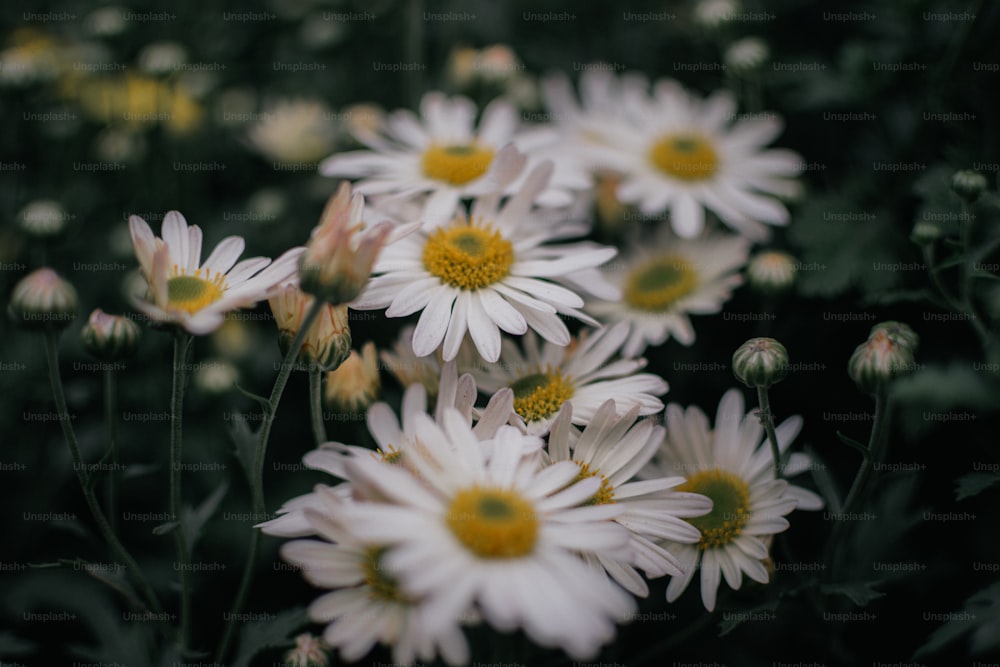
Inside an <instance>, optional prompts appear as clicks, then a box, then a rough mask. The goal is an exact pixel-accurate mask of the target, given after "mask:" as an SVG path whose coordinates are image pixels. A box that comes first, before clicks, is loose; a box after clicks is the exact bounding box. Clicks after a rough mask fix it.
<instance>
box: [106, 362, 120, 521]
mask: <svg viewBox="0 0 1000 667" xmlns="http://www.w3.org/2000/svg"><path fill="white" fill-rule="evenodd" d="M117 406H118V391H117V383H116V382H115V371H114V370H113V369H112V368H107V369H105V371H104V416H105V420H106V421H107V422H108V458H109V459H110V467H109V469H108V470H109V473H108V487H107V494H108V499H107V506H108V516H109V517H110V518H111V519H110V520H111V530H113V531H115V532H118V530H117V529H118V520H117V515H116V514H115V505H116V501H117V495H118V488H117V487H118V420H117V419H115V413H116V412H117Z"/></svg>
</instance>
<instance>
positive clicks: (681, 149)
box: [594, 80, 802, 239]
mask: <svg viewBox="0 0 1000 667" xmlns="http://www.w3.org/2000/svg"><path fill="white" fill-rule="evenodd" d="M609 90H611V89H609ZM621 91H622V99H621V100H620V104H621V105H622V106H623V107H624V108H625V110H626V113H625V117H624V119H620V120H619V122H605V127H604V130H603V132H602V136H603V143H604V144H606V145H605V146H603V147H602V148H601V149H600V150H598V151H597V152H595V153H594V156H595V158H596V160H597V162H598V163H599V164H600V165H601V166H602V167H604V168H606V169H611V170H613V171H618V172H620V173H621V174H622V175H623V178H622V182H621V184H620V185H619V187H618V196H619V198H620V199H621V200H622V201H623V202H625V203H627V204H635V205H636V206H638V208H639V210H640V211H641V212H642V213H643V214H644V215H647V216H652V215H658V214H662V213H664V212H667V211H669V213H670V221H671V225H672V226H673V228H674V231H675V232H677V234H678V235H680V236H682V237H684V238H693V237H695V236H697V235H698V234H699V233H700V232H701V230H702V229H703V228H704V226H705V211H706V210H708V211H711V212H712V213H714V214H715V215H716V216H718V218H719V219H720V220H722V222H724V223H725V224H726V225H728V226H730V227H732V228H733V229H735V230H737V231H739V232H740V233H742V234H744V235H746V236H748V237H751V238H754V239H761V238H764V237H765V236H766V235H767V228H766V227H765V226H764V225H761V224H760V223H766V224H770V225H784V224H787V223H788V210H787V209H786V208H785V207H784V205H783V204H781V203H780V202H779V201H777V199H776V198H778V197H791V196H794V195H796V194H797V193H798V191H799V185H798V183H797V182H795V181H794V180H793V179H794V177H795V176H797V175H798V174H799V172H800V171H801V169H802V159H801V158H800V157H799V156H798V155H796V154H795V153H793V152H791V151H788V150H780V149H766V148H765V146H766V145H767V144H769V143H770V142H771V141H772V140H773V139H774V138H775V137H776V136H777V135H778V134H779V133H780V132H781V128H782V123H781V121H780V120H779V119H778V117H777V116H776V115H774V114H760V116H759V117H756V118H753V119H747V120H739V121H737V122H735V123H733V122H732V121H733V117H734V114H735V111H736V103H735V100H734V99H733V96H732V95H731V94H730V93H728V92H717V93H715V94H713V95H712V96H711V97H709V98H708V99H705V100H702V99H700V98H698V97H696V96H694V95H692V94H690V93H688V92H687V91H685V90H684V88H682V87H681V85H680V84H678V83H677V82H675V81H669V80H662V81H659V82H657V83H656V84H655V85H654V87H653V95H652V96H650V95H648V94H647V93H646V92H645V90H644V89H640V88H638V87H635V86H622V87H621Z"/></svg>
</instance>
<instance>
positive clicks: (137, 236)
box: [128, 215, 156, 280]
mask: <svg viewBox="0 0 1000 667" xmlns="http://www.w3.org/2000/svg"><path fill="white" fill-rule="evenodd" d="M128 230H129V234H130V235H131V237H132V245H133V246H134V247H135V256H136V259H138V260H139V267H140V268H141V269H142V273H143V275H144V276H146V279H147V280H148V279H149V276H150V274H151V272H152V270H153V253H155V252H156V236H155V235H154V234H153V230H152V229H150V228H149V225H148V224H146V221H145V220H143V219H142V218H140V217H139V216H137V215H133V216H130V217H129V219H128Z"/></svg>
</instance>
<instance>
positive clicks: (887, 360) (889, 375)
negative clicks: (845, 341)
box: [847, 322, 919, 394]
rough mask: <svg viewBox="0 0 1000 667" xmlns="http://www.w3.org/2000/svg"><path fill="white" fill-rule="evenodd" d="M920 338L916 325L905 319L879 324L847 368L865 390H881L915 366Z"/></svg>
mask: <svg viewBox="0 0 1000 667" xmlns="http://www.w3.org/2000/svg"><path fill="white" fill-rule="evenodd" d="M918 342H919V338H918V336H917V334H916V333H914V331H913V329H911V328H910V327H909V326H907V325H905V324H903V323H901V322H882V323H880V324H876V325H875V326H874V327H872V330H871V333H869V335H868V340H867V341H865V342H864V343H862V344H861V345H858V347H857V348H856V349H855V350H854V354H852V355H851V359H850V361H848V362H847V372H848V373H849V374H850V376H851V379H852V380H854V381H855V382H856V383H857V384H858V386H859V387H860V388H861V389H862V390H863V391H866V392H868V393H871V394H874V393H877V392H879V391H880V390H882V389H884V388H885V387H886V385H888V383H889V382H890V381H891V380H892V379H894V378H896V377H899V376H900V375H904V374H906V373H909V372H911V371H912V370H913V367H914V360H913V353H914V352H915V351H916V349H917V343H918Z"/></svg>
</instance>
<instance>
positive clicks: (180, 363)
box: [170, 329, 191, 649]
mask: <svg viewBox="0 0 1000 667" xmlns="http://www.w3.org/2000/svg"><path fill="white" fill-rule="evenodd" d="M190 344H191V336H190V335H189V334H187V333H185V332H183V331H181V330H179V329H178V330H177V332H176V333H175V335H174V367H173V376H174V381H173V389H172V392H171V395H170V516H171V519H172V520H173V521H175V522H176V524H177V525H176V526H175V527H174V530H173V534H174V544H175V545H176V547H177V561H178V567H179V569H180V588H181V591H180V592H181V611H180V623H181V629H180V642H181V649H185V648H187V642H188V635H189V633H190V628H191V581H190V577H189V575H188V570H189V569H190V568H189V567H188V560H189V558H190V554H189V553H188V545H187V538H186V537H185V535H184V526H183V525H182V516H181V512H182V507H181V454H182V447H181V445H182V428H183V416H184V415H183V410H184V383H185V381H186V380H187V372H186V371H187V351H188V346H189V345H190Z"/></svg>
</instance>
